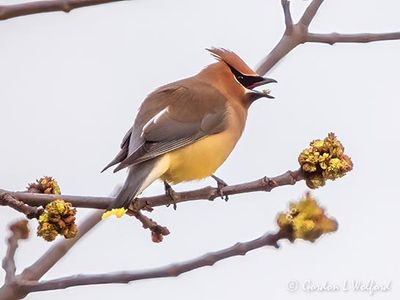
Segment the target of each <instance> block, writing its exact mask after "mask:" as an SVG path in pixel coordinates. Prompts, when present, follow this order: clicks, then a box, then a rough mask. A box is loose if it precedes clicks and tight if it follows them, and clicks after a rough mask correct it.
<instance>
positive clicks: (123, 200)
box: [107, 160, 157, 210]
mask: <svg viewBox="0 0 400 300" xmlns="http://www.w3.org/2000/svg"><path fill="white" fill-rule="evenodd" d="M156 161H157V160H148V161H145V162H143V163H140V164H137V165H134V166H131V167H129V173H128V177H127V178H126V180H125V183H124V185H123V187H122V189H121V191H120V192H119V194H118V196H117V198H116V199H115V200H114V202H113V203H112V204H111V205H110V206H109V207H108V208H107V210H112V209H114V208H128V207H129V205H130V203H131V201H132V200H133V199H135V198H136V197H137V196H138V195H139V194H140V193H141V192H142V191H143V189H145V188H146V187H147V185H149V184H150V183H151V182H149V183H147V184H146V181H148V177H149V175H150V174H151V171H152V170H153V168H154V166H155V164H156Z"/></svg>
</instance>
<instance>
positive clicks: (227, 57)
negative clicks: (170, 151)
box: [206, 47, 258, 76]
mask: <svg viewBox="0 0 400 300" xmlns="http://www.w3.org/2000/svg"><path fill="white" fill-rule="evenodd" d="M206 50H207V51H210V52H211V55H212V56H214V57H215V58H216V59H217V60H219V61H223V62H225V63H226V64H227V65H229V66H231V67H232V68H234V69H236V70H237V71H239V72H240V73H242V74H244V75H253V76H254V75H258V74H257V73H256V72H254V71H253V70H252V69H251V68H250V67H249V66H248V65H247V64H246V63H245V62H244V61H243V60H242V59H241V58H240V57H239V56H238V55H237V54H236V53H235V52H232V51H230V50H227V49H224V48H214V47H212V48H207V49H206Z"/></svg>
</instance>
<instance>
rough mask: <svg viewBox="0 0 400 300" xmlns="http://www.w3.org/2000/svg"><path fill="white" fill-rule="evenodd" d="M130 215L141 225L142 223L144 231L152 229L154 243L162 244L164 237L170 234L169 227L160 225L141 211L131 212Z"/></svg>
mask: <svg viewBox="0 0 400 300" xmlns="http://www.w3.org/2000/svg"><path fill="white" fill-rule="evenodd" d="M129 214H130V215H132V216H134V217H135V218H136V219H138V220H139V221H140V223H142V226H143V228H144V229H150V231H151V239H152V241H153V242H154V243H160V242H162V240H163V238H164V236H166V235H169V234H170V232H169V230H168V228H167V227H165V226H161V225H158V223H157V222H156V221H154V220H153V219H150V218H149V217H147V216H146V215H144V214H142V213H141V212H140V211H129Z"/></svg>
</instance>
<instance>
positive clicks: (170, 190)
mask: <svg viewBox="0 0 400 300" xmlns="http://www.w3.org/2000/svg"><path fill="white" fill-rule="evenodd" d="M164 188H165V195H167V196H168V197H170V198H171V200H172V201H173V204H172V205H173V208H174V210H176V203H177V202H178V198H177V196H176V192H175V191H174V189H173V188H172V187H171V185H170V184H169V183H168V182H166V181H164ZM169 206H170V204H168V205H167V207H169Z"/></svg>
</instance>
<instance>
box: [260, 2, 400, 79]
mask: <svg viewBox="0 0 400 300" xmlns="http://www.w3.org/2000/svg"><path fill="white" fill-rule="evenodd" d="M281 1H282V2H281V3H282V6H283V10H284V14H285V24H286V29H285V32H284V33H283V36H282V38H281V40H280V41H279V42H278V44H277V45H276V46H275V47H274V48H273V49H272V50H271V52H270V53H269V54H268V55H267V56H266V57H265V58H263V59H262V60H261V61H260V63H259V64H258V67H257V68H256V72H257V73H258V74H260V75H265V74H266V73H268V72H269V71H270V70H271V69H272V68H273V67H274V66H276V65H277V63H278V62H279V61H281V59H282V58H284V57H285V56H286V55H287V54H289V53H290V52H291V51H292V50H293V49H295V48H296V47H297V46H299V45H301V44H304V43H327V44H330V45H333V44H335V43H369V42H377V41H388V40H399V39H400V32H390V33H359V34H340V33H330V34H320V33H310V32H309V26H310V24H311V22H312V20H313V19H314V17H315V16H316V14H317V12H318V9H319V8H320V6H321V4H322V3H323V2H324V1H323V0H313V1H312V2H311V3H310V5H309V6H308V7H307V9H306V10H305V11H304V13H303V15H302V17H301V18H300V21H299V22H298V23H296V24H295V25H292V26H291V29H290V30H288V24H289V25H290V19H291V17H290V7H289V3H288V1H287V0H281ZM289 18H290V19H289Z"/></svg>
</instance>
